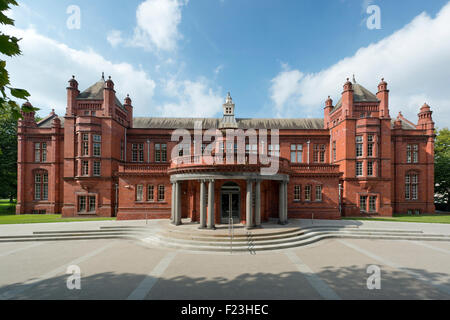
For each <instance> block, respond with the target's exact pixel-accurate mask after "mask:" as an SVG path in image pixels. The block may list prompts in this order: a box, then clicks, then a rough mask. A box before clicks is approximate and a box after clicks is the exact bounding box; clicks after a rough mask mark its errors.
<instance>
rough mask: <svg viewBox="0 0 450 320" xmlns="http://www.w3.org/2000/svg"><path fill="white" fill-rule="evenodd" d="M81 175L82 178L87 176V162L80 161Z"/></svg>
mask: <svg viewBox="0 0 450 320" xmlns="http://www.w3.org/2000/svg"><path fill="white" fill-rule="evenodd" d="M81 175H82V176H88V175H89V161H81Z"/></svg>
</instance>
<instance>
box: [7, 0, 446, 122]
mask: <svg viewBox="0 0 450 320" xmlns="http://www.w3.org/2000/svg"><path fill="white" fill-rule="evenodd" d="M19 2H20V7H19V8H16V9H14V10H13V12H12V13H11V14H12V16H13V18H15V19H16V31H15V32H17V34H18V35H20V36H21V37H23V40H22V44H23V45H22V48H23V51H24V55H23V56H22V57H20V58H16V59H14V60H11V61H10V62H8V63H9V64H10V69H11V72H12V73H13V81H14V85H15V86H18V87H24V88H26V89H28V90H29V91H30V92H31V94H32V98H31V102H32V103H33V104H34V105H35V106H37V107H39V108H41V109H42V111H41V112H40V113H42V115H45V114H47V113H48V112H49V111H50V109H52V108H54V109H56V111H57V113H58V114H61V115H63V114H64V109H65V87H66V84H67V83H66V81H67V80H68V79H69V78H70V77H71V75H72V74H74V75H76V76H77V79H78V81H79V83H80V87H81V89H82V90H83V89H85V88H86V87H88V86H89V85H90V84H92V83H93V82H95V81H97V80H98V79H100V77H101V71H104V72H105V74H106V75H112V77H113V80H114V81H115V83H116V89H117V91H118V95H119V98H120V99H123V97H124V96H125V95H126V94H127V93H129V94H130V96H131V97H132V99H133V101H134V105H135V115H136V116H220V114H221V103H223V100H224V98H225V95H226V92H227V91H231V94H232V96H233V99H234V101H235V103H236V112H237V116H238V117H322V116H323V102H324V101H325V99H326V97H327V96H328V95H331V96H332V98H333V99H334V100H335V102H337V100H338V99H339V95H340V92H341V89H342V85H343V83H344V82H345V78H346V77H351V75H352V74H353V73H355V74H356V80H357V81H358V82H360V83H361V84H362V85H364V86H365V87H367V88H368V89H369V90H371V91H373V92H374V91H376V86H377V84H378V82H379V81H380V79H381V77H385V78H386V80H387V81H388V83H389V86H390V89H391V97H392V99H391V116H392V117H395V116H396V115H397V113H398V111H400V110H402V111H403V114H404V115H405V116H407V117H408V118H410V119H411V120H412V121H414V122H416V121H417V111H418V109H419V108H420V106H421V105H422V104H423V103H425V102H427V103H429V104H430V105H431V106H432V108H433V110H435V118H439V119H438V121H437V122H438V125H439V126H449V125H450V121H449V117H450V112H449V111H447V110H446V109H447V107H446V105H445V104H447V105H449V103H450V93H449V91H450V90H449V88H450V58H449V57H450V45H449V43H448V42H449V39H450V37H448V36H449V32H450V31H445V30H444V31H443V30H442V29H448V30H450V22H449V23H446V22H445V21H448V20H450V19H447V18H448V17H449V16H450V5H449V4H448V1H444V0H433V1H416V0H405V1H403V0H396V1H387V0H385V1H381V0H380V1H370V0H364V1H363V0H329V1H325V0H322V1H317V0H316V1H314V0H302V1H299V0H283V1H275V0H271V1H269V0H258V1H256V0H189V1H186V0H146V1H142V0H141V1H137V0H128V1H106V0H95V1H92V0H91V1H88V0H83V1H80V0H79V1H76V0H72V1H66V0H58V1H54V0H39V1H36V0H34V1H31V0H24V1H19ZM70 5H76V6H78V7H79V8H80V12H81V20H80V21H81V25H80V29H75V30H73V29H72V30H71V29H69V28H67V24H66V22H67V20H68V18H69V16H70V14H67V13H66V11H67V8H68V7H69V6H70ZM369 5H377V6H378V7H379V8H380V12H381V29H379V30H376V29H375V30H370V29H369V28H367V25H366V19H367V18H369V16H370V15H369V14H367V13H366V8H367V6H369ZM444 6H445V7H444ZM441 10H442V12H441ZM439 12H441V17H440V18H439V16H437V14H438V13H439Z"/></svg>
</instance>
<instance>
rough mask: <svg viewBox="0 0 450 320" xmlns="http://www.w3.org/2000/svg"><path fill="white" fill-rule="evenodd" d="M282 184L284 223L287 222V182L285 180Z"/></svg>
mask: <svg viewBox="0 0 450 320" xmlns="http://www.w3.org/2000/svg"><path fill="white" fill-rule="evenodd" d="M283 185H284V192H283V193H284V205H283V209H284V213H283V214H284V224H288V183H287V181H285V182H283Z"/></svg>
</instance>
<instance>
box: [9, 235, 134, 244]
mask: <svg viewBox="0 0 450 320" xmlns="http://www.w3.org/2000/svg"><path fill="white" fill-rule="evenodd" d="M106 239H128V240H138V239H139V238H138V237H135V236H132V235H125V234H123V235H98V236H94V235H90V236H73V237H66V236H60V237H21V238H10V239H5V238H4V239H0V243H6V242H41V241H73V240H106Z"/></svg>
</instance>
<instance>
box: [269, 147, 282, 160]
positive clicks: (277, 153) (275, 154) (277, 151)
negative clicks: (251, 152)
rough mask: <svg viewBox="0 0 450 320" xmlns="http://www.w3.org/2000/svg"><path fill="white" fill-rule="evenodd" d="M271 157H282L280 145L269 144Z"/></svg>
mask: <svg viewBox="0 0 450 320" xmlns="http://www.w3.org/2000/svg"><path fill="white" fill-rule="evenodd" d="M269 155H270V156H271V157H279V156H280V145H279V144H269Z"/></svg>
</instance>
